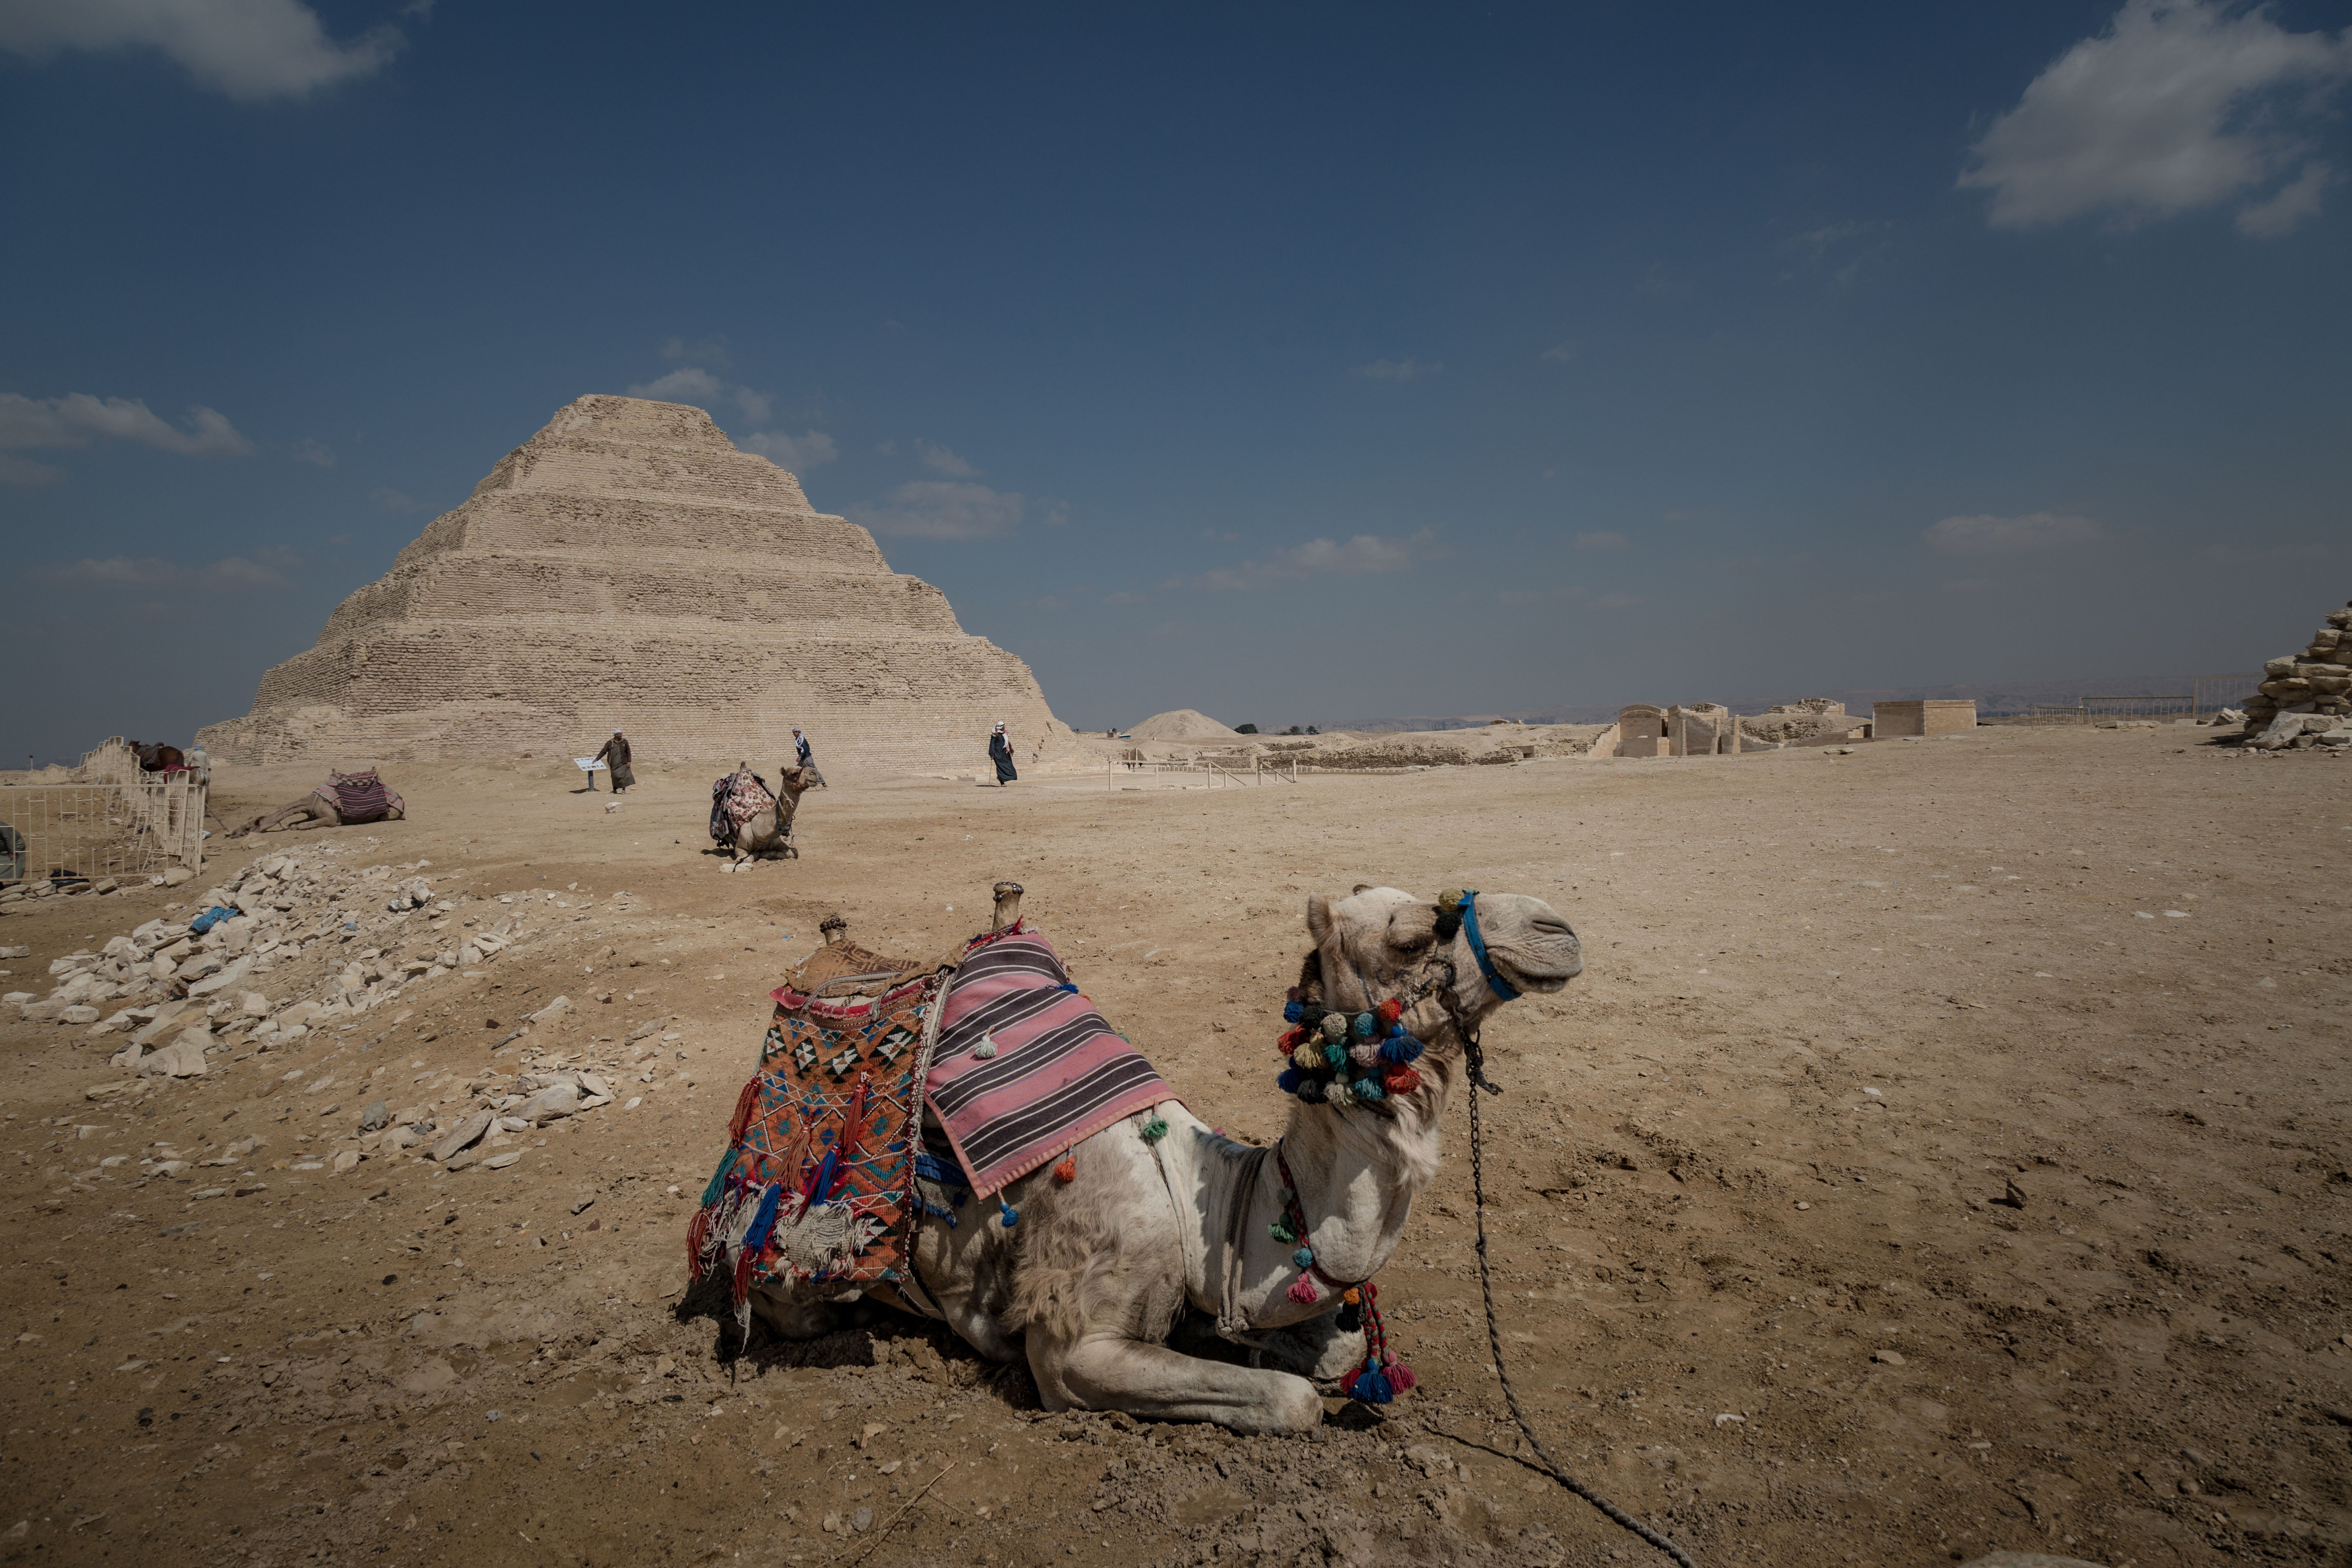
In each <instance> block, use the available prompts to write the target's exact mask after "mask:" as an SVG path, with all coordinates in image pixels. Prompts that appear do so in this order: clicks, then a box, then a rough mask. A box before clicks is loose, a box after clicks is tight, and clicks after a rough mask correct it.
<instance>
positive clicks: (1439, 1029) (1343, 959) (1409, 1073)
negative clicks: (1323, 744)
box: [1283, 887, 1584, 1104]
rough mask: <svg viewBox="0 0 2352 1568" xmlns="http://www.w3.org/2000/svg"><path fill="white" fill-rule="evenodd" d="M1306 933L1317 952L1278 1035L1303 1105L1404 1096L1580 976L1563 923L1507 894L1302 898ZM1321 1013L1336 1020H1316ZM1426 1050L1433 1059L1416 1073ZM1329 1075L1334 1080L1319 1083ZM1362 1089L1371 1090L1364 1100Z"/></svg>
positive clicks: (1365, 890) (1383, 892)
mask: <svg viewBox="0 0 2352 1568" xmlns="http://www.w3.org/2000/svg"><path fill="white" fill-rule="evenodd" d="M1307 932H1308V934H1310V935H1311V936H1312V937H1313V938H1314V939H1315V948H1314V951H1313V952H1309V953H1308V954H1307V958H1306V961H1305V963H1303V964H1302V965H1301V966H1300V971H1299V985H1298V989H1297V991H1296V992H1295V993H1294V994H1293V998H1294V999H1293V1002H1292V1004H1291V1006H1290V1007H1289V1008H1288V1009H1287V1010H1286V1017H1288V1018H1289V1019H1290V1020H1291V1021H1292V1022H1293V1023H1295V1024H1298V1025H1299V1026H1301V1027H1300V1028H1298V1029H1294V1030H1293V1031H1292V1033H1291V1034H1289V1035H1286V1036H1285V1037H1284V1041H1285V1048H1286V1050H1289V1051H1290V1052H1291V1053H1292V1055H1293V1062H1292V1068H1293V1069H1294V1070H1286V1072H1285V1073H1284V1075H1283V1087H1284V1089H1286V1090H1287V1091H1288V1092H1291V1093H1294V1094H1297V1096H1298V1097H1299V1098H1300V1099H1301V1100H1307V1101H1310V1102H1312V1101H1318V1100H1328V1101H1332V1102H1337V1103H1343V1104H1344V1103H1347V1102H1348V1101H1349V1100H1350V1098H1351V1097H1352V1098H1354V1099H1360V1100H1377V1099H1381V1098H1385V1097H1386V1095H1400V1094H1402V1095H1409V1094H1411V1093H1412V1090H1413V1089H1416V1088H1418V1087H1420V1085H1421V1083H1422V1080H1423V1076H1424V1075H1425V1073H1426V1071H1427V1070H1428V1068H1439V1069H1440V1077H1441V1079H1442V1078H1444V1077H1447V1076H1450V1075H1449V1074H1447V1073H1446V1072H1445V1071H1444V1069H1445V1068H1449V1067H1450V1066H1451V1064H1452V1063H1453V1062H1454V1061H1455V1060H1458V1059H1459V1053H1460V1051H1461V1049H1462V1047H1463V1044H1464V1040H1465V1035H1466V1036H1467V1037H1469V1038H1475V1037H1476V1033H1477V1029H1478V1026H1479V1025H1480V1024H1482V1023H1484V1022H1485V1020H1486V1017H1487V1016H1488V1015H1490V1014H1492V1013H1493V1012H1495V1010H1496V1009H1497V1008H1499V1007H1501V1006H1502V1005H1503V1004H1504V1003H1506V1002H1508V1001H1510V1000H1511V999H1512V998H1514V997H1516V996H1518V995H1521V994H1525V993H1527V992H1529V991H1546V992H1549V991H1558V990H1560V989H1562V988H1563V987H1565V986H1566V985H1567V984H1568V983H1569V982H1570V980H1573V979H1575V978H1576V976H1577V975H1579V974H1580V973H1583V971H1584V954H1583V952H1582V950H1581V949H1580V947H1579V946H1578V944H1577V941H1576V932H1575V931H1571V930H1570V928H1569V924H1568V922H1567V921H1564V920H1562V919H1561V918H1560V917H1559V912H1558V911H1557V910H1554V909H1553V908H1552V907H1551V906H1550V905H1549V904H1547V903H1545V902H1544V901H1543V900H1541V899H1530V898H1527V897H1525V896H1523V895H1520V894H1517V893H1475V892H1449V893H1447V894H1445V895H1444V897H1442V898H1441V899H1439V900H1437V901H1436V902H1434V903H1432V902H1428V901H1425V900H1420V899H1416V898H1414V897H1413V896H1412V894H1410V893H1405V892H1400V891H1399V890H1397V889H1394V888H1370V887H1360V888H1358V889H1356V890H1355V891H1354V892H1353V893H1351V894H1350V895H1349V896H1348V897H1347V898H1344V899H1327V898H1324V897H1323V896H1321V895H1320V894H1318V895H1316V896H1314V897H1312V898H1310V899H1308V900H1307ZM1482 950H1483V958H1482V956H1481V954H1482ZM1327 1010H1328V1011H1331V1012H1334V1013H1336V1014H1339V1015H1340V1016H1339V1017H1333V1018H1324V1017H1320V1016H1319V1015H1321V1014H1323V1013H1325V1012H1326V1011H1327ZM1365 1015H1370V1016H1365ZM1343 1024H1344V1025H1345V1027H1342V1025H1343ZM1318 1029H1320V1030H1325V1031H1337V1032H1336V1033H1325V1034H1318V1033H1317V1031H1318ZM1424 1043H1425V1044H1426V1046H1427V1047H1429V1049H1430V1051H1431V1053H1432V1055H1431V1058H1430V1059H1429V1061H1428V1062H1427V1063H1426V1064H1425V1066H1424V1068H1423V1071H1422V1072H1420V1073H1416V1072H1415V1071H1413V1070H1411V1069H1412V1064H1413V1063H1414V1062H1416V1061H1420V1060H1421V1059H1422V1057H1421V1052H1422V1049H1423V1044H1424ZM1327 1051H1328V1058H1326V1059H1325V1061H1324V1065H1318V1057H1317V1053H1318V1052H1327ZM1343 1054H1344V1055H1345V1056H1346V1057H1347V1058H1348V1059H1347V1060H1346V1061H1339V1057H1340V1056H1341V1055H1343ZM1332 1062H1337V1063H1338V1066H1337V1068H1336V1071H1335V1069H1334V1068H1333V1067H1332V1066H1331V1065H1329V1064H1330V1063H1332ZM1335 1076H1336V1078H1337V1079H1339V1080H1340V1081H1339V1082H1336V1083H1335V1082H1330V1081H1318V1080H1329V1079H1333V1078H1334V1077H1335ZM1366 1079H1370V1080H1371V1082H1372V1083H1373V1084H1375V1085H1377V1086H1381V1087H1379V1088H1374V1089H1369V1090H1367V1089H1365V1080H1366ZM1382 1089H1385V1094H1383V1093H1382ZM1443 1099H1444V1096H1443V1092H1442V1089H1441V1091H1440V1094H1439V1102H1440V1103H1442V1102H1443Z"/></svg>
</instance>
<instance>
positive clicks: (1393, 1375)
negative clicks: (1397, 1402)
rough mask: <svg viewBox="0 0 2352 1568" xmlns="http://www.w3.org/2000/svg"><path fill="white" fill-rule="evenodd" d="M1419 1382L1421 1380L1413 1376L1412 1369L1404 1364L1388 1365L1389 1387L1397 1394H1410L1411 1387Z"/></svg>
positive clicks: (1397, 1362) (1394, 1362)
mask: <svg viewBox="0 0 2352 1568" xmlns="http://www.w3.org/2000/svg"><path fill="white" fill-rule="evenodd" d="M1420 1381H1421V1379H1419V1378H1418V1377H1415V1376H1414V1375H1413V1372H1412V1368H1411V1367H1409V1366H1407V1365H1405V1364H1404V1363H1402V1362H1401V1361H1392V1362H1391V1363H1389V1386H1390V1387H1391V1388H1393V1389H1395V1390H1396V1391H1397V1392H1398V1393H1399V1394H1404V1393H1408V1392H1410V1391H1411V1390H1412V1385H1413V1384H1416V1383H1419V1382H1420Z"/></svg>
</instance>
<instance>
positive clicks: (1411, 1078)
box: [1381, 1068, 1421, 1094]
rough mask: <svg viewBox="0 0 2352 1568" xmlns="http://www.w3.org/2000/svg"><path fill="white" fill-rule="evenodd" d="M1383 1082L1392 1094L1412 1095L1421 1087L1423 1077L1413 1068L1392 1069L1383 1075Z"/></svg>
mask: <svg viewBox="0 0 2352 1568" xmlns="http://www.w3.org/2000/svg"><path fill="white" fill-rule="evenodd" d="M1381 1083H1382V1084H1383V1085H1384V1086H1385V1087H1386V1088H1387V1089H1388V1091H1389V1092H1390V1093H1391V1094H1411V1093H1412V1091H1413V1090H1414V1089H1419V1088H1420V1087H1421V1075H1420V1074H1419V1073H1417V1072H1415V1071H1413V1070H1412V1068H1389V1070H1388V1071H1387V1072H1385V1073H1383V1074H1381Z"/></svg>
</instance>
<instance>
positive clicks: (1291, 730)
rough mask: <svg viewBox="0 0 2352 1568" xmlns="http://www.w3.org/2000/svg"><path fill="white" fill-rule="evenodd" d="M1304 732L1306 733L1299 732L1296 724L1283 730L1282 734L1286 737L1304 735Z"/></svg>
mask: <svg viewBox="0 0 2352 1568" xmlns="http://www.w3.org/2000/svg"><path fill="white" fill-rule="evenodd" d="M1306 732H1307V731H1304V730H1301V729H1300V728H1299V727H1298V726H1297V725H1296V724H1293V725H1292V726H1291V727H1290V728H1289V729H1287V730H1285V731H1283V733H1284V734H1286V735H1303V734H1305V733H1306Z"/></svg>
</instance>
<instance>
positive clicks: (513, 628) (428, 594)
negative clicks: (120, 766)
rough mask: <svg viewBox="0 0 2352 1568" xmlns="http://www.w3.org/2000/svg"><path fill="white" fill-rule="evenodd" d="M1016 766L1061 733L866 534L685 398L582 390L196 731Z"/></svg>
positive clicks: (277, 758)
mask: <svg viewBox="0 0 2352 1568" xmlns="http://www.w3.org/2000/svg"><path fill="white" fill-rule="evenodd" d="M999 720H1003V721H1004V722H1005V724H1006V725H1007V727H1008V730H1009V732H1010V733H1011V734H1012V735H1013V740H1014V742H1015V747H1016V751H1015V755H1016V757H1017V758H1018V759H1019V760H1020V761H1021V762H1022V763H1024V764H1029V763H1035V762H1037V761H1040V760H1045V759H1047V758H1050V757H1054V756H1058V755H1062V754H1066V753H1067V752H1069V751H1070V750H1071V748H1070V746H1069V733H1070V732H1069V731H1068V729H1067V728H1066V726H1064V725H1063V724H1061V723H1060V722H1059V721H1056V720H1055V718H1054V716H1053V713H1052V711H1051V710H1049V709H1048V708H1047V707H1046V705H1045V694H1044V693H1043V692H1041V691H1040V690H1039V689H1038V688H1037V681H1036V678H1035V677H1034V676H1033V675H1031V674H1030V672H1029V667H1028V666H1027V665H1026V664H1024V663H1023V662H1022V661H1021V660H1020V659H1019V658H1016V657H1014V656H1013V655H1012V654H1010V653H1007V652H1006V651H1005V650H1004V649H1003V648H1000V647H996V646H995V645H994V644H993V643H991V642H990V641H988V639H987V638H985V637H970V636H967V635H966V634H965V632H964V630H963V628H962V627H961V626H960V625H958V624H957V621H956V617H955V612H954V610H953V609H951V608H950V606H949V605H948V601H947V596H946V595H944V594H941V593H940V591H939V590H938V589H937V588H934V587H932V586H931V585H930V584H928V583H925V582H922V581H920V580H919V579H917V578H914V577H908V576H905V575H903V574H898V573H895V572H892V571H891V570H890V563H888V562H887V561H885V560H884V559H883V558H882V552H881V551H880V549H878V548H877V546H876V544H875V542H874V537H873V535H871V534H869V533H868V532H866V530H864V529H863V528H860V527H858V526H857V525H856V524H855V523H852V522H849V521H845V520H844V519H841V518H838V517H829V516H827V515H825V514H824V513H823V512H819V511H817V510H814V508H812V507H811V506H810V505H809V503H808V499H807V497H806V496H804V495H803V493H802V491H801V486H800V481H799V480H798V479H794V478H793V476H792V475H791V474H789V473H786V472H785V471H784V470H783V469H782V468H777V467H776V466H775V465H774V464H773V463H771V462H769V461H768V459H766V458H761V457H758V456H756V455H754V454H752V453H749V452H739V451H737V450H736V449H735V447H734V444H733V443H732V442H730V441H729V440H728V438H727V437H726V435H725V434H724V433H723V432H722V431H720V430H719V426H716V425H714V424H713V423H711V419H710V416H709V415H708V414H705V413H704V412H703V411H702V410H701V409H699V408H692V407H688V406H686V405H681V404H676V403H653V402H648V401H646V400H645V399H642V398H635V397H610V396H589V397H583V398H581V399H580V400H579V401H577V402H575V403H573V404H572V405H569V406H568V407H565V408H564V409H562V411H560V412H559V413H558V414H557V415H556V416H555V417H554V418H553V419H551V420H550V421H549V422H548V424H547V426H546V428H544V429H542V430H541V431H540V432H539V434H538V435H536V436H534V437H531V438H530V440H529V441H528V442H526V443H524V444H523V445H522V446H520V447H517V448H516V449H515V450H514V451H512V452H509V453H508V454H507V456H506V457H505V458H501V459H500V460H499V465H498V466H497V467H496V468H492V469H491V470H490V473H489V477H488V478H487V479H484V480H482V482H481V483H480V484H478V485H477V486H475V487H474V493H473V495H472V496H471V497H470V498H468V499H467V500H466V502H465V503H464V504H463V505H461V506H459V507H457V509H456V510H453V511H448V512H445V513H443V514H442V515H441V516H439V517H437V518H436V519H434V521H432V522H431V523H430V524H428V525H427V526H426V527H425V531H424V532H423V533H422V534H420V535H418V536H417V538H416V540H415V542H413V543H411V544H410V545H409V546H408V547H407V548H406V549H405V550H403V551H402V552H400V555H399V558H398V559H397V560H396V561H395V562H394V563H393V568H392V570H391V571H390V572H389V573H387V574H385V575H384V576H383V577H381V578H379V579H377V580H376V581H375V582H373V583H370V584H367V585H366V586H365V587H363V588H361V589H360V590H359V591H358V592H356V593H354V594H353V595H352V596H351V597H350V598H348V599H346V600H344V601H343V603H342V605H341V607H339V608H338V609H337V610H336V611H335V613H334V614H333V615H332V616H330V617H329V619H328V621H327V626H326V629H325V630H324V631H323V632H321V633H320V637H319V642H318V646H317V647H313V648H311V649H310V650H309V651H308V652H305V653H301V654H298V655H296V656H295V657H294V658H290V659H288V660H287V661H286V662H285V663H284V664H281V665H278V667H277V668H274V669H271V670H270V671H269V672H268V674H267V675H265V676H263V677H262V678H261V689H260V690H259V692H258V693H257V696H256V697H255V699H254V704H253V711H252V712H251V713H249V714H247V716H246V717H244V718H241V719H232V720H229V721H226V722H224V723H219V724H214V725H211V726H209V727H208V728H206V729H205V730H203V731H200V732H199V734H198V737H197V738H198V739H199V740H200V741H201V742H203V744H204V745H205V748H206V749H207V750H208V751H210V752H212V753H213V755H215V757H220V758H225V759H226V760H228V761H231V762H238V763H276V762H291V761H299V760H305V759H318V760H320V761H339V762H344V763H354V762H358V761H362V760H386V761H399V760H424V761H432V760H438V759H443V758H491V757H513V756H516V755H519V754H520V753H521V752H532V753H534V754H536V755H540V756H546V755H551V754H555V755H563V756H573V755H582V756H584V755H586V754H587V753H589V752H593V751H594V750H596V748H597V747H598V746H599V745H601V744H602V743H603V742H604V738H605V737H606V736H608V735H610V734H611V733H612V732H613V731H614V730H615V729H620V730H624V731H626V732H627V733H628V736H629V740H630V742H631V743H632V745H633V746H634V748H635V753H636V758H637V762H638V765H639V766H640V767H642V766H644V765H646V763H651V762H657V761H660V760H663V759H666V758H677V759H687V758H695V759H706V760H707V759H720V760H732V759H735V758H739V757H750V758H753V759H758V760H763V761H765V762H766V763H770V764H773V763H775V762H776V761H777V760H778V759H779V758H787V759H788V758H789V754H790V743H791V739H792V727H793V725H795V724H798V725H800V726H802V727H803V729H805V730H806V731H808V732H809V735H810V737H811V739H812V741H813V742H814V744H815V747H816V757H817V763H818V765H819V766H821V767H823V768H824V770H825V772H826V773H827V775H828V776H829V777H833V778H841V777H854V776H857V775H860V774H865V775H873V774H878V773H941V772H950V771H959V770H970V769H975V768H984V767H985V766H986V764H987V749H988V734H989V728H990V726H991V725H992V724H993V723H995V722H996V721H999Z"/></svg>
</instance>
